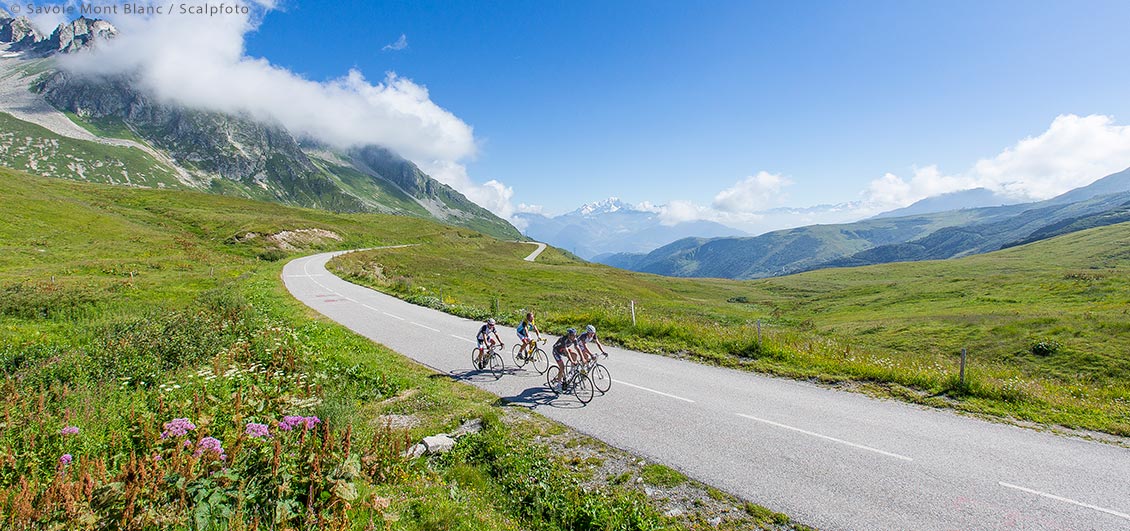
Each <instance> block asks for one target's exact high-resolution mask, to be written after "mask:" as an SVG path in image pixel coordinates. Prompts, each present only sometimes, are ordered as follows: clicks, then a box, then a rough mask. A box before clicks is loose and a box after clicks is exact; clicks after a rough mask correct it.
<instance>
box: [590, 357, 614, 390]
mask: <svg viewBox="0 0 1130 531" xmlns="http://www.w3.org/2000/svg"><path fill="white" fill-rule="evenodd" d="M603 357H605V358H607V357H608V354H604V355H603ZM589 377H590V378H592V384H593V387H596V390H597V391H600V394H602V395H603V394H605V393H607V392H608V390H609V389H611V388H612V375H611V374H608V368H607V367H605V366H604V364H603V363H600V361H599V358H597V357H596V356H593V358H592V361H591V362H590V363H589Z"/></svg>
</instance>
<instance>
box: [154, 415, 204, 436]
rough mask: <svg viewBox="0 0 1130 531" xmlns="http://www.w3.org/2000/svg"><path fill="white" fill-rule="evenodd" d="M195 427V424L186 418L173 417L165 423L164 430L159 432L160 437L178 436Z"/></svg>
mask: <svg viewBox="0 0 1130 531" xmlns="http://www.w3.org/2000/svg"><path fill="white" fill-rule="evenodd" d="M195 429H196V425H195V424H193V423H192V422H191V421H189V420H188V419H173V420H171V421H169V422H166V423H165V431H163V432H161V438H162V439H168V438H169V437H180V436H182V435H184V434H186V433H188V432H190V431H192V430H195Z"/></svg>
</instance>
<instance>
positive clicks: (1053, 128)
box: [864, 114, 1130, 210]
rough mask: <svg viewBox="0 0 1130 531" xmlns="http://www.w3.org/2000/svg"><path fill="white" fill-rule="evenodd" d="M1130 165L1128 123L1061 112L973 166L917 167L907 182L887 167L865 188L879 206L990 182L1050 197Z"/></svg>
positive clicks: (1018, 195)
mask: <svg viewBox="0 0 1130 531" xmlns="http://www.w3.org/2000/svg"><path fill="white" fill-rule="evenodd" d="M1127 167H1130V126H1120V125H1115V124H1114V119H1113V118H1112V117H1110V116H1104V115H1090V116H1077V115H1074V114H1066V115H1061V116H1058V117H1056V118H1055V120H1053V121H1052V123H1051V125H1050V126H1049V127H1048V129H1047V131H1044V132H1043V133H1041V134H1040V135H1038V136H1035V137H1028V138H1025V139H1023V140H1020V141H1019V142H1017V143H1016V144H1015V145H1013V146H1011V147H1008V148H1006V149H1004V150H1003V151H1001V152H1000V153H999V154H997V155H996V156H994V157H992V158H988V159H981V160H979V161H977V162H976V163H975V164H974V165H973V167H972V168H970V169H969V170H967V171H965V172H963V173H959V174H956V175H946V174H944V173H942V172H941V171H940V170H939V169H938V168H937V167H936V166H927V167H925V168H919V169H915V170H914V176H913V177H912V178H911V179H910V181H909V182H907V181H906V180H904V179H902V178H901V177H899V176H897V175H894V174H891V173H887V174H886V175H884V176H883V177H881V178H879V179H875V180H873V181H871V184H870V186H869V187H868V189H867V190H866V191H865V192H864V197H865V198H866V201H865V202H866V203H867V204H868V205H869V206H870V207H872V208H875V209H878V210H881V209H885V208H897V207H903V206H906V205H909V204H911V203H914V202H915V201H918V200H921V199H925V198H927V197H930V196H934V195H939V194H944V193H948V192H958V191H961V190H969V189H973V188H987V189H989V190H993V191H995V192H998V193H1001V194H1004V195H1008V196H1011V197H1013V198H1015V199H1018V200H1024V201H1037V200H1041V199H1049V198H1052V197H1055V196H1057V195H1059V194H1062V193H1064V192H1067V191H1069V190H1071V189H1073V188H1078V187H1080V186H1086V185H1088V184H1091V183H1092V182H1094V181H1096V180H1098V179H1100V178H1102V177H1105V176H1107V175H1109V174H1111V173H1115V172H1117V171H1121V170H1124V169H1126V168H1127Z"/></svg>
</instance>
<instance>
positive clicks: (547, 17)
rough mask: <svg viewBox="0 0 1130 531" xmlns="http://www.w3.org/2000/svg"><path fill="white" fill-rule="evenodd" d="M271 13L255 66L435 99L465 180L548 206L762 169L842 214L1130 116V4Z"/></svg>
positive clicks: (453, 6) (794, 200) (361, 5)
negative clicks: (266, 64)
mask: <svg viewBox="0 0 1130 531" xmlns="http://www.w3.org/2000/svg"><path fill="white" fill-rule="evenodd" d="M281 7H282V10H280V11H275V12H272V13H270V14H268V15H267V17H266V18H265V20H264V22H263V24H262V26H261V28H260V30H259V31H258V32H256V33H254V34H252V35H250V36H249V37H248V43H247V51H248V53H249V54H250V55H253V56H264V57H267V58H269V59H270V60H271V61H272V62H275V63H277V64H279V65H282V66H285V67H287V68H290V69H292V70H294V71H295V72H298V73H300V74H302V75H304V76H306V77H308V78H311V79H328V78H333V77H338V76H341V75H342V74H343V73H344V72H345V71H347V70H348V69H350V68H357V69H359V70H361V71H362V72H364V73H365V74H366V75H367V77H370V78H377V77H380V75H382V74H383V72H385V71H394V72H396V73H397V74H399V75H400V76H404V77H407V78H410V79H412V80H413V81H414V82H416V83H418V84H421V85H424V86H426V87H427V88H428V90H429V91H430V95H431V99H432V101H434V102H435V103H436V104H438V105H439V106H441V107H443V108H445V109H447V110H448V111H450V112H452V113H454V114H455V115H456V116H458V117H459V118H460V119H462V120H463V121H465V122H466V123H468V124H469V125H471V126H472V127H474V134H475V137H476V139H477V141H478V143H479V150H478V153H477V154H476V156H475V157H474V159H473V160H470V161H469V162H468V163H467V168H468V171H469V173H470V175H471V176H472V178H474V179H476V180H479V181H485V180H487V179H497V180H499V181H502V182H504V183H506V184H507V185H508V186H511V187H513V189H514V201H516V202H523V203H530V204H540V205H545V206H546V207H547V208H548V209H549V210H550V211H563V210H567V209H571V208H574V207H575V206H577V205H578V204H580V203H581V202H584V201H590V200H594V199H599V198H602V197H605V196H609V195H617V196H620V197H623V198H625V199H627V200H630V201H637V202H638V201H645V200H647V201H652V202H656V203H663V202H666V201H669V200H674V199H686V200H694V201H698V202H701V203H703V204H708V203H709V202H710V201H711V198H713V197H714V195H715V194H716V193H718V192H719V191H720V190H722V189H724V188H726V187H728V186H730V185H732V184H734V183H735V182H736V181H738V180H739V179H742V178H743V177H746V176H749V175H754V174H757V173H758V172H760V171H766V172H769V173H774V174H781V175H783V176H785V177H786V178H787V179H788V180H790V181H791V182H792V184H791V185H790V186H789V187H788V189H787V194H786V197H785V198H783V203H784V204H789V205H794V206H803V205H813V204H818V203H835V202H842V201H848V200H852V199H858V198H859V194H860V192H861V191H862V190H864V189H865V188H866V187H867V184H868V182H870V181H871V180H873V179H876V178H879V177H881V176H883V175H884V174H885V173H887V172H893V173H896V174H900V173H910V172H911V171H913V168H915V167H921V166H926V165H932V164H936V165H938V166H939V167H940V168H942V169H943V170H948V171H951V172H958V171H962V170H965V169H967V168H968V167H970V166H971V165H972V164H974V163H975V162H976V161H977V160H978V159H979V158H984V157H991V156H994V155H996V154H997V153H998V152H1000V151H1001V150H1002V149H1004V148H1007V147H1008V146H1010V145H1012V144H1014V143H1016V142H1017V141H1018V140H1020V139H1022V138H1025V137H1028V136H1035V135H1039V134H1040V133H1042V132H1044V131H1045V130H1046V129H1047V128H1048V126H1049V124H1051V122H1052V120H1053V119H1054V118H1055V117H1056V116H1058V115H1061V114H1077V115H1090V114H1102V115H1109V116H1113V117H1115V119H1116V120H1124V119H1125V118H1126V117H1127V116H1130V112H1127V110H1128V106H1130V98H1128V96H1130V94H1128V88H1130V68H1127V66H1128V65H1127V64H1126V63H1127V58H1128V57H1130V39H1128V38H1127V37H1126V33H1125V21H1126V20H1130V3H1126V2H1105V3H1104V2H1083V3H1067V2H980V1H978V2H810V3H793V2H776V3H769V2H717V3H710V2H707V3H695V2H606V1H601V2H497V3H483V2H433V3H426V2H411V3H402V4H383V3H369V2H349V3H341V4H338V3H333V4H331V5H326V4H325V3H318V2H301V1H293V0H292V1H289V2H286V3H284V4H283V5H282V6H281ZM401 35H404V36H405V38H406V42H407V43H408V47H407V48H405V49H403V50H400V51H391V50H386V51H382V47H383V46H385V45H386V44H390V43H393V42H395V41H396V40H397V39H398V38H399V37H400V36H401ZM1119 123H1122V122H1121V121H1119ZM1096 177H1099V176H1096Z"/></svg>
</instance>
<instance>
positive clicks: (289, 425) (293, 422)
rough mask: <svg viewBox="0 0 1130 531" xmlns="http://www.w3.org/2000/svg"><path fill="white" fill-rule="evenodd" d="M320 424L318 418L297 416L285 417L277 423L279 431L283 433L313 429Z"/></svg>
mask: <svg viewBox="0 0 1130 531" xmlns="http://www.w3.org/2000/svg"><path fill="white" fill-rule="evenodd" d="M321 422H322V420H321V419H319V418H318V417H302V416H299V415H287V416H285V417H283V419H282V420H281V421H279V429H280V430H283V431H290V430H293V429H296V428H299V427H301V428H305V429H307V430H312V429H314V426H317V425H318V424H320V423H321Z"/></svg>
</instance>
